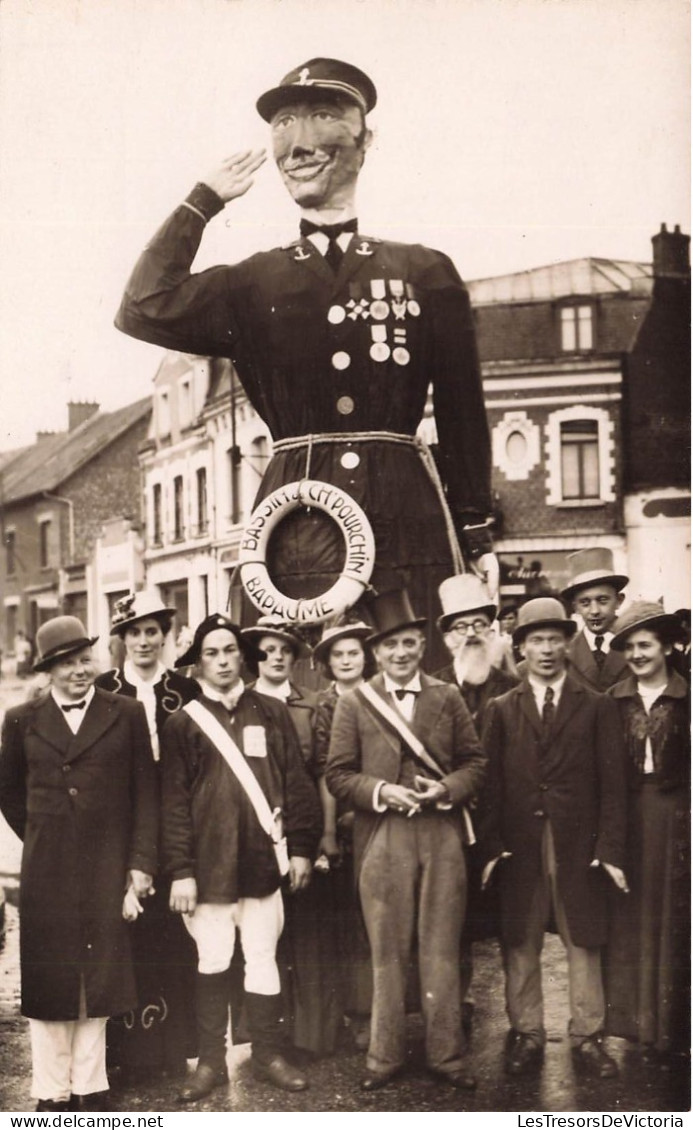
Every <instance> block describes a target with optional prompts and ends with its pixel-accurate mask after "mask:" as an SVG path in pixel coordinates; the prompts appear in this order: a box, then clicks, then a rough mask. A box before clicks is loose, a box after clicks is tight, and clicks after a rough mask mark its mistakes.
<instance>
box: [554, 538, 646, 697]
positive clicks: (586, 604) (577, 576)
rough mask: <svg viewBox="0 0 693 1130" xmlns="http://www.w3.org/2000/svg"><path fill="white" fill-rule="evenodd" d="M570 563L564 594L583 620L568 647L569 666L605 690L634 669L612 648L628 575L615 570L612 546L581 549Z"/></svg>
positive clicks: (594, 687) (579, 676) (583, 679)
mask: <svg viewBox="0 0 693 1130" xmlns="http://www.w3.org/2000/svg"><path fill="white" fill-rule="evenodd" d="M568 563H569V566H570V573H571V576H570V584H569V585H567V587H566V588H564V589H563V591H562V593H561V596H562V597H563V599H564V600H565V601H566V603H567V604H568V607H572V609H573V611H574V612H576V613H577V614H578V615H579V616H580V618H581V619H582V622H583V628H582V631H580V632H578V633H577V635H576V636H575V638H574V639H573V640H572V642H571V643H570V645H569V647H568V652H567V662H568V670H569V671H570V674H571V675H572V677H573V678H574V679H577V681H578V682H579V683H582V685H583V686H585V687H589V688H590V689H591V690H593V691H600V692H601V693H605V692H606V691H608V690H609V689H610V688H611V687H613V686H615V685H616V683H620V681H621V679H625V677H626V675H628V674H629V673H630V669H629V667H628V664H627V663H626V661H625V659H624V658H623V655H621V653H620V652H618V651H612V650H611V640H612V639H613V635H614V633H613V631H612V627H613V624H614V621H615V620H616V617H617V616H618V613H619V609H620V607H621V605H622V604H623V592H622V589H624V588H625V587H626V585H627V584H628V577H626V576H624V575H623V574H619V573H615V572H614V559H613V553H612V552H611V550H610V549H603V548H601V547H596V548H595V549H581V550H579V552H577V553H571V555H570V557H569V559H568Z"/></svg>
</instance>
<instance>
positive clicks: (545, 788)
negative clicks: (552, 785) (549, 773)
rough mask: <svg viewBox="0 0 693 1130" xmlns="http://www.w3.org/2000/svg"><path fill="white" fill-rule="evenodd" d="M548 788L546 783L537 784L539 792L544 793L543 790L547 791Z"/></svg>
mask: <svg viewBox="0 0 693 1130" xmlns="http://www.w3.org/2000/svg"><path fill="white" fill-rule="evenodd" d="M548 788H549V786H548V785H540V786H539V792H540V793H545V792H548Z"/></svg>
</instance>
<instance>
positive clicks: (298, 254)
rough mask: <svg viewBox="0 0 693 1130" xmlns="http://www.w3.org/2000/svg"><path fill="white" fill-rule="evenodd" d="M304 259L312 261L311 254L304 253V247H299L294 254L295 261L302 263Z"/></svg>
mask: <svg viewBox="0 0 693 1130" xmlns="http://www.w3.org/2000/svg"><path fill="white" fill-rule="evenodd" d="M304 259H310V252H307V251H304V250H303V248H302V247H297V248H296V252H295V254H294V261H295V262H296V263H301V262H303V260H304Z"/></svg>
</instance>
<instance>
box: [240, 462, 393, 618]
mask: <svg viewBox="0 0 693 1130" xmlns="http://www.w3.org/2000/svg"><path fill="white" fill-rule="evenodd" d="M299 506H305V507H315V508H316V509H318V510H322V511H324V513H325V514H328V515H329V517H330V518H332V519H333V520H334V521H335V522H336V523H337V525H338V526H339V528H340V530H341V531H342V535H343V537H344V544H345V548H346V557H345V561H344V566H343V568H342V572H341V573H340V575H339V577H338V579H337V580H336V581H335V583H334V584H333V585H332V587H331V588H330V589H328V590H327V592H325V593H323V594H322V595H321V596H316V597H311V598H310V599H308V600H303V599H300V598H299V599H293V598H291V597H288V596H285V595H284V594H283V593H281V592H280V591H279V589H278V588H277V587H276V585H274V583H273V582H272V580H271V579H270V576H269V572H268V570H267V564H266V562H267V546H268V544H269V539H270V534H271V533H272V531H273V529H274V528H275V526H277V525H278V524H279V523H280V522H281V520H282V518H285V517H286V515H287V514H289V513H290V512H291V511H292V510H296V509H297V508H298V507H299ZM374 563H375V538H374V536H373V530H372V529H371V524H370V522H369V521H368V518H367V517H366V515H365V513H364V512H363V510H362V509H361V507H360V506H359V505H358V503H357V502H355V501H354V499H353V498H351V496H350V495H348V494H347V493H346V492H345V491H343V490H341V489H339V488H338V487H335V486H332V484H330V483H325V482H321V481H320V480H318V479H302V480H300V481H297V482H294V483H287V484H286V485H285V486H283V487H278V488H277V490H275V491H272V493H271V494H268V495H267V497H266V498H263V500H262V502H260V503H259V505H258V506H257V507H256V508H255V510H254V511H253V513H252V514H251V516H250V518H249V520H248V524H247V526H246V528H245V531H244V534H243V538H242V540H241V545H240V549H239V551H238V564H239V567H240V574H241V581H242V582H243V587H244V589H245V591H246V592H247V594H248V596H249V598H250V600H251V601H252V602H253V604H254V605H255V607H256V608H257V609H259V611H260V612H262V613H264V614H265V615H274V616H278V617H281V619H282V620H286V621H293V622H295V623H303V624H314V623H320V622H321V621H323V620H327V619H329V618H330V617H333V616H339V615H340V614H341V613H342V612H345V611H346V609H347V608H351V607H352V605H354V604H355V603H356V601H357V600H358V599H359V597H360V596H361V595H362V594H363V592H364V590H365V589H367V588H368V585H369V582H370V578H371V573H372V572H373V565H374Z"/></svg>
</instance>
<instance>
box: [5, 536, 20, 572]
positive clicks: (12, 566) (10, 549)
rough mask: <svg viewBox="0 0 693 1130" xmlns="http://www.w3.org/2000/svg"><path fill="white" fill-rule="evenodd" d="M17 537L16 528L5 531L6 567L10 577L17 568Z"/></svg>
mask: <svg viewBox="0 0 693 1130" xmlns="http://www.w3.org/2000/svg"><path fill="white" fill-rule="evenodd" d="M15 538H16V535H15V531H14V530H6V531H5V569H6V572H7V576H8V577H11V576H12V575H13V574H14V573H15V571H16V569H17V563H16V560H15Z"/></svg>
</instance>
